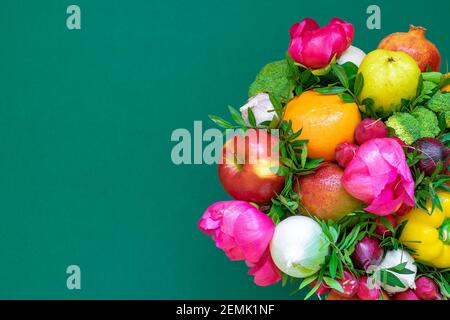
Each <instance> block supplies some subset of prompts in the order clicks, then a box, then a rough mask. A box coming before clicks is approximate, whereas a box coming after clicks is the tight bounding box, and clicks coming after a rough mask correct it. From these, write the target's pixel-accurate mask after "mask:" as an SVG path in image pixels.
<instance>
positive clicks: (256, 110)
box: [239, 93, 276, 127]
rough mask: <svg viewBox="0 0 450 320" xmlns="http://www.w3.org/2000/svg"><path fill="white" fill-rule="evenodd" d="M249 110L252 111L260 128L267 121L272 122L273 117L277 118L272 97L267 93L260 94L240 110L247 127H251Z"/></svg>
mask: <svg viewBox="0 0 450 320" xmlns="http://www.w3.org/2000/svg"><path fill="white" fill-rule="evenodd" d="M248 109H252V111H253V114H254V116H255V121H256V125H257V126H258V127H260V124H261V123H263V122H265V121H272V119H273V117H274V116H275V117H276V113H275V110H274V106H273V105H272V102H271V101H270V96H269V95H268V94H267V93H259V94H257V95H256V96H253V97H251V98H250V99H248V101H247V103H246V104H244V105H243V106H242V107H241V108H240V109H239V110H240V111H241V114H242V118H244V120H245V122H246V124H247V126H249V127H250V123H249V121H248Z"/></svg>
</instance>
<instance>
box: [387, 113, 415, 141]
mask: <svg viewBox="0 0 450 320" xmlns="http://www.w3.org/2000/svg"><path fill="white" fill-rule="evenodd" d="M386 126H387V127H388V128H389V131H390V133H391V135H393V136H396V137H399V138H400V139H402V140H403V141H404V142H405V143H407V144H411V143H413V142H414V141H416V140H417V139H418V138H419V137H420V125H419V121H417V119H416V118H414V117H413V116H412V115H410V114H409V113H403V112H398V113H395V114H393V115H392V116H390V117H389V119H388V120H387V121H386Z"/></svg>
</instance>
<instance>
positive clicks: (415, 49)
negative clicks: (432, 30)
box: [378, 25, 441, 72]
mask: <svg viewBox="0 0 450 320" xmlns="http://www.w3.org/2000/svg"><path fill="white" fill-rule="evenodd" d="M426 30H427V29H425V28H423V27H416V26H413V25H410V26H409V31H408V32H396V33H393V34H391V35H389V36H387V37H386V38H384V39H383V40H381V42H380V44H379V45H378V48H379V49H385V50H391V51H402V52H405V53H407V54H409V55H410V56H411V57H412V58H413V59H414V60H416V61H417V64H418V65H419V68H420V70H422V72H424V71H426V69H427V66H428V65H429V66H430V68H431V70H432V71H439V68H440V66H441V55H440V53H439V50H438V49H437V48H436V46H435V45H434V44H433V43H432V42H431V41H429V40H428V39H427V38H426V37H425V31H426Z"/></svg>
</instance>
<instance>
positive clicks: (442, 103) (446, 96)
mask: <svg viewBox="0 0 450 320" xmlns="http://www.w3.org/2000/svg"><path fill="white" fill-rule="evenodd" d="M427 107H428V108H430V109H431V110H433V111H434V112H436V113H444V114H445V122H446V124H447V128H450V93H443V92H440V91H438V92H436V94H435V95H434V96H433V97H432V98H431V100H430V101H428V103H427Z"/></svg>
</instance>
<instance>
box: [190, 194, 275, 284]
mask: <svg viewBox="0 0 450 320" xmlns="http://www.w3.org/2000/svg"><path fill="white" fill-rule="evenodd" d="M198 227H199V229H200V230H201V231H203V232H204V233H206V234H207V235H209V236H211V237H212V239H213V240H214V241H215V242H216V246H217V247H218V248H220V249H222V250H223V251H224V252H225V254H226V255H227V257H228V258H229V259H230V260H245V263H246V264H247V265H248V266H249V267H251V269H250V271H249V274H250V275H253V276H255V278H254V281H255V283H256V284H257V285H260V286H268V285H271V284H273V283H276V282H278V281H279V280H280V279H281V272H280V271H279V270H278V268H277V267H276V266H275V264H274V262H273V261H272V257H271V256H270V252H269V243H270V241H271V240H272V236H273V233H274V230H275V224H274V223H273V222H272V220H271V219H270V218H269V217H268V216H266V215H265V214H264V213H263V212H261V211H259V210H258V209H256V208H255V207H254V206H252V205H251V204H250V203H248V202H245V201H221V202H216V203H214V204H213V205H211V206H209V207H208V209H206V211H205V213H204V214H203V216H202V217H201V219H200V221H199V222H198Z"/></svg>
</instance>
